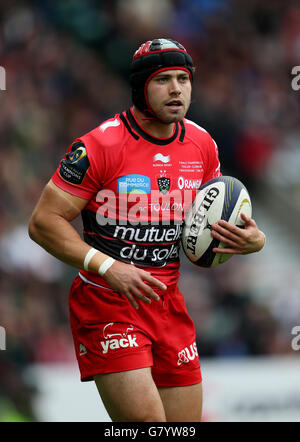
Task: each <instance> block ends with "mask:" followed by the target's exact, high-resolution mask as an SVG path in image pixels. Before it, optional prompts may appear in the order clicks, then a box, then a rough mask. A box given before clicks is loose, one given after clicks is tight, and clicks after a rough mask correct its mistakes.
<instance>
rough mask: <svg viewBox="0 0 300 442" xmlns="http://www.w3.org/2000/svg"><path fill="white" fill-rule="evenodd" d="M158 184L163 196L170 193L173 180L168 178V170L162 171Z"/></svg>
mask: <svg viewBox="0 0 300 442" xmlns="http://www.w3.org/2000/svg"><path fill="white" fill-rule="evenodd" d="M157 184H158V188H159V190H160V192H161V193H162V194H163V195H166V193H168V192H169V190H170V187H171V178H169V177H167V176H166V170H164V171H162V170H161V171H160V176H159V177H158V178H157Z"/></svg>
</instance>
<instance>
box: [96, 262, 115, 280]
mask: <svg viewBox="0 0 300 442" xmlns="http://www.w3.org/2000/svg"><path fill="white" fill-rule="evenodd" d="M114 262H115V259H114V258H107V259H106V260H105V261H103V263H102V264H101V266H100V267H99V270H98V273H99V275H101V276H103V275H104V273H105V272H106V271H107V270H108V269H109V268H110V267H111V266H112V265H113V263H114Z"/></svg>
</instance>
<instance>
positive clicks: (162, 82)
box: [147, 69, 192, 124]
mask: <svg viewBox="0 0 300 442" xmlns="http://www.w3.org/2000/svg"><path fill="white" fill-rule="evenodd" d="M191 91H192V85H191V81H190V76H189V74H188V72H186V71H183V70H172V69H170V70H169V71H163V72H159V73H158V74H156V75H154V77H153V78H151V80H150V82H149V85H148V89H147V94H148V101H149V104H150V106H151V109H152V110H153V112H154V113H155V115H156V116H157V117H158V118H159V119H160V120H161V121H162V122H163V123H166V124H170V123H174V122H176V121H180V120H182V118H183V117H184V116H185V114H186V113H187V111H188V108H189V106H190V103H191Z"/></svg>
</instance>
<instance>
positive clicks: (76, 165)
mask: <svg viewBox="0 0 300 442" xmlns="http://www.w3.org/2000/svg"><path fill="white" fill-rule="evenodd" d="M103 164H104V159H103V158H101V146H99V143H97V141H96V140H95V139H94V137H93V136H91V135H85V136H83V137H82V138H78V139H76V140H75V141H74V142H73V143H72V144H71V145H70V146H69V149H68V150H67V152H66V154H65V156H64V158H63V159H62V160H61V162H60V164H59V166H58V168H57V169H56V171H55V173H54V174H53V176H52V181H53V182H54V184H56V186H58V187H60V188H61V189H62V190H64V191H65V192H68V193H71V194H72V195H75V196H78V197H79V198H83V199H87V200H90V199H91V198H92V196H93V195H94V194H95V193H97V192H98V191H99V190H100V188H101V182H103V180H102V177H101V175H102V174H103Z"/></svg>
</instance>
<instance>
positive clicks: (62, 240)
mask: <svg viewBox="0 0 300 442" xmlns="http://www.w3.org/2000/svg"><path fill="white" fill-rule="evenodd" d="M29 236H30V238H31V239H32V240H33V241H35V242H36V243H38V244H39V245H40V246H41V247H43V248H44V249H45V250H46V251H47V252H48V253H50V254H51V255H53V256H55V257H56V258H57V259H59V260H61V261H63V262H64V263H66V264H68V265H70V266H73V267H76V268H78V269H83V268H84V259H85V256H86V254H87V252H88V251H89V250H90V249H91V246H90V245H88V244H87V243H86V242H84V241H83V240H82V239H81V238H80V235H79V234H78V232H77V231H76V230H75V229H74V227H73V226H72V225H71V224H70V223H69V222H68V221H67V220H65V219H64V218H63V217H61V216H59V215H56V214H33V216H32V218H31V220H30V223H29ZM107 258H108V256H107V255H105V254H104V253H102V252H100V251H99V252H97V253H96V254H95V255H94V256H93V257H92V259H91V260H90V262H89V266H88V269H89V270H91V271H94V272H98V269H99V267H100V265H101V264H102V263H103V262H104V260H105V259H107Z"/></svg>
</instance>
